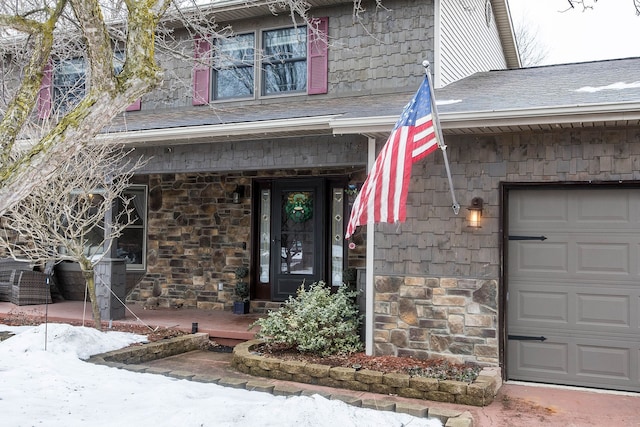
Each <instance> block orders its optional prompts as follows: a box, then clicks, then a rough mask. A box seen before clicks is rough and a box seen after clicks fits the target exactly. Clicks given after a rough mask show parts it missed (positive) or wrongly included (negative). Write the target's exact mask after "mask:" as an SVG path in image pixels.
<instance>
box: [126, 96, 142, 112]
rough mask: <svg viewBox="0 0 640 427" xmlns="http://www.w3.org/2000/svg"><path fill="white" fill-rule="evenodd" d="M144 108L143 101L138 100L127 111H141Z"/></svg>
mask: <svg viewBox="0 0 640 427" xmlns="http://www.w3.org/2000/svg"><path fill="white" fill-rule="evenodd" d="M140 108H142V99H140V98H138V99H137V100H136V101H135V102H134V103H133V104H131V105H129V106H128V107H127V111H140Z"/></svg>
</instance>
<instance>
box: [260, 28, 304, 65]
mask: <svg viewBox="0 0 640 427" xmlns="http://www.w3.org/2000/svg"><path fill="white" fill-rule="evenodd" d="M263 37H264V55H265V61H266V62H278V61H283V60H287V59H304V58H306V57H307V27H298V28H285V29H281V30H273V31H265V32H264V36H263Z"/></svg>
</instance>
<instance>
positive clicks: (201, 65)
mask: <svg viewBox="0 0 640 427" xmlns="http://www.w3.org/2000/svg"><path fill="white" fill-rule="evenodd" d="M194 42H195V53H194V57H195V64H194V66H193V105H204V104H208V103H209V80H210V78H211V77H210V76H211V72H210V67H209V55H210V51H211V44H210V43H209V40H208V39H207V38H206V37H202V36H197V37H196V39H195V40H194Z"/></svg>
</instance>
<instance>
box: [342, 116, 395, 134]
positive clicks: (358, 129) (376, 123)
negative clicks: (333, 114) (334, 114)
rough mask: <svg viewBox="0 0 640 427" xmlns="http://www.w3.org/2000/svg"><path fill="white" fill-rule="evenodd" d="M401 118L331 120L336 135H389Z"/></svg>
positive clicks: (377, 117)
mask: <svg viewBox="0 0 640 427" xmlns="http://www.w3.org/2000/svg"><path fill="white" fill-rule="evenodd" d="M398 117H399V116H375V117H360V118H348V119H340V118H337V119H333V120H331V129H332V130H333V134H334V135H352V134H374V133H384V132H386V133H389V132H391V130H392V129H393V127H394V126H395V124H396V122H397V121H398Z"/></svg>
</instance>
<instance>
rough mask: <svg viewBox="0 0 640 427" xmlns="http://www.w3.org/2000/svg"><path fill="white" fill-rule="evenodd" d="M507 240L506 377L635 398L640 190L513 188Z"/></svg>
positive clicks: (639, 353) (639, 349)
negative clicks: (610, 391) (619, 392)
mask: <svg viewBox="0 0 640 427" xmlns="http://www.w3.org/2000/svg"><path fill="white" fill-rule="evenodd" d="M508 234H509V236H510V241H509V247H508V265H507V274H508V295H507V297H508V301H507V332H508V335H509V336H511V337H515V338H517V339H510V340H508V348H507V377H508V378H509V379H518V380H525V381H538V382H547V383H557V384H568V385H583V386H588V387H600V388H608V389H618V390H629V391H640V374H639V372H640V344H639V343H640V267H639V266H640V189H615V190H614V189H606V190H596V189H593V190H591V189H589V190H582V189H574V190H512V191H510V192H509V223H508ZM540 236H544V237H545V238H546V240H511V238H516V239H519V238H521V237H529V238H531V237H534V238H535V237H540ZM537 337H545V338H546V340H545V341H539V340H538V341H535V340H531V338H537Z"/></svg>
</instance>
